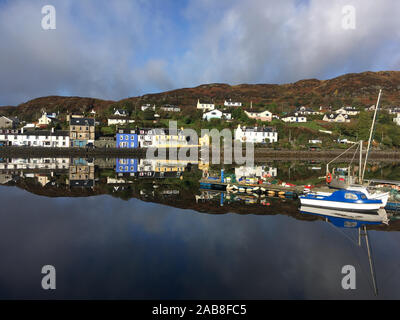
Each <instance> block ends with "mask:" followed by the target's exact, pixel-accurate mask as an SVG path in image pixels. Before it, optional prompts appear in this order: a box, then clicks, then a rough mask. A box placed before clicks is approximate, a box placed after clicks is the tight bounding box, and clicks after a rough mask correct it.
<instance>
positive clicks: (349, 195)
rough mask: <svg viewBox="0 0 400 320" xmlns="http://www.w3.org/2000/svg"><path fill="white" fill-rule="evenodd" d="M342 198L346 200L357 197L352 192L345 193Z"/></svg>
mask: <svg viewBox="0 0 400 320" xmlns="http://www.w3.org/2000/svg"><path fill="white" fill-rule="evenodd" d="M344 198H345V199H347V200H357V199H358V198H357V196H356V195H355V194H353V193H346V194H345V195H344Z"/></svg>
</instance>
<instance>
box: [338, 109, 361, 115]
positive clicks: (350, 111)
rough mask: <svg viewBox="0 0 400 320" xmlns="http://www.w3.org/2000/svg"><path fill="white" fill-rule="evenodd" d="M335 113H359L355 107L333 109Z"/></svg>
mask: <svg viewBox="0 0 400 320" xmlns="http://www.w3.org/2000/svg"><path fill="white" fill-rule="evenodd" d="M335 113H337V114H343V115H348V116H356V115H358V114H359V113H360V111H358V110H357V109H356V108H355V107H342V108H340V109H338V110H336V111H335Z"/></svg>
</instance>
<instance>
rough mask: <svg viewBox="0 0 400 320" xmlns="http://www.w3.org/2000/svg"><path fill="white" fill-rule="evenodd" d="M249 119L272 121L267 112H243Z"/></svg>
mask: <svg viewBox="0 0 400 320" xmlns="http://www.w3.org/2000/svg"><path fill="white" fill-rule="evenodd" d="M244 113H245V114H246V115H247V116H248V117H249V118H250V119H256V120H261V121H268V122H271V121H272V117H273V115H272V113H271V112H269V111H268V110H265V111H263V112H251V111H250V112H248V111H245V112H244Z"/></svg>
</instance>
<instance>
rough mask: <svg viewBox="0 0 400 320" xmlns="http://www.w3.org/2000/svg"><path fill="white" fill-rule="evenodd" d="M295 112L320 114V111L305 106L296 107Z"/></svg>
mask: <svg viewBox="0 0 400 320" xmlns="http://www.w3.org/2000/svg"><path fill="white" fill-rule="evenodd" d="M295 112H296V113H297V114H299V115H321V114H322V112H321V111H315V110H313V109H311V108H307V107H305V106H301V107H298V108H296V111H295Z"/></svg>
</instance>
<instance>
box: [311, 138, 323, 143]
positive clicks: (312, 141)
mask: <svg viewBox="0 0 400 320" xmlns="http://www.w3.org/2000/svg"><path fill="white" fill-rule="evenodd" d="M308 143H311V144H318V143H322V140H319V139H313V140H308Z"/></svg>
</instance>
